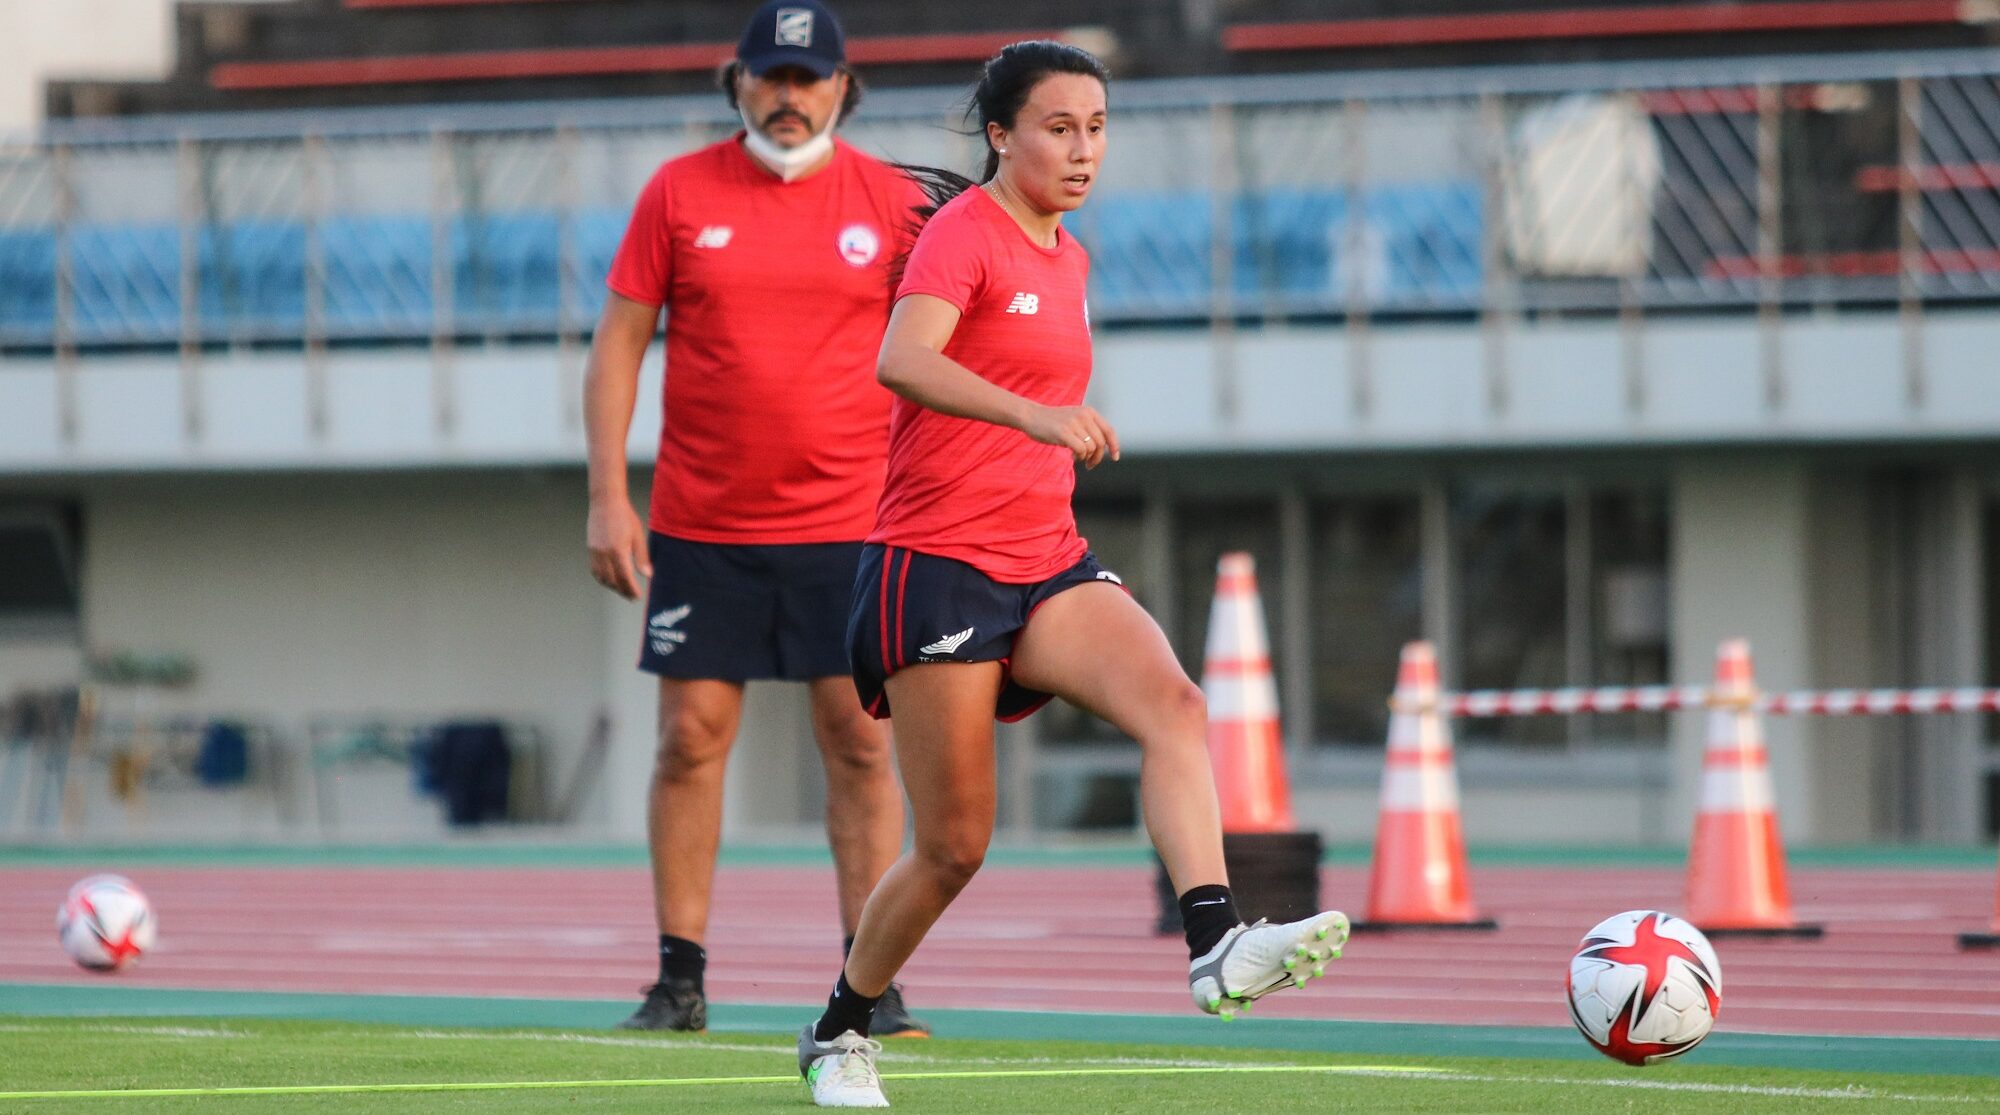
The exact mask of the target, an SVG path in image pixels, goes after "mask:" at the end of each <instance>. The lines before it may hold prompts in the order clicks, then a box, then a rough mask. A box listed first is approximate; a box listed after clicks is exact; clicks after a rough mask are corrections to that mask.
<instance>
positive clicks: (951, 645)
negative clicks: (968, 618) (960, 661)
mask: <svg viewBox="0 0 2000 1115" xmlns="http://www.w3.org/2000/svg"><path fill="white" fill-rule="evenodd" d="M974 630H975V629H974V628H971V627H968V628H966V629H965V630H963V631H961V632H959V633H958V634H956V635H946V636H945V637H944V638H942V639H939V640H938V641H937V642H935V643H932V644H931V645H929V646H927V647H920V648H918V653H920V654H937V655H944V656H947V657H949V656H950V655H954V654H957V653H958V648H960V647H962V646H964V645H965V641H966V640H967V639H970V638H972V632H973V631H974Z"/></svg>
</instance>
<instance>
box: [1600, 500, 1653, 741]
mask: <svg viewBox="0 0 2000 1115" xmlns="http://www.w3.org/2000/svg"><path fill="white" fill-rule="evenodd" d="M1669 521H1670V517H1669V513H1668V510H1667V496H1666V493H1665V492H1664V491H1660V490H1657V489H1634V490H1620V491H1599V492H1597V493H1595V494H1593V495H1592V496H1591V497H1590V577H1591V599H1590V616H1589V622H1590V627H1591V638H1590V647H1591V660H1590V672H1589V674H1588V675H1587V676H1586V677H1585V678H1583V679H1582V680H1584V681H1585V682H1587V683H1589V684H1591V685H1665V684H1667V683H1668V682H1670V681H1671V680H1672V679H1671V676H1670V671H1671V670H1672V668H1673V666H1672V657H1671V655H1670V653H1669V642H1668V634H1667V633H1668V631H1669V629H1670V621H1669V604H1670V598H1669V596H1668V592H1667V585H1668V581H1667V553H1668V548H1667V542H1668V533H1667V532H1668V523H1669ZM1589 727H1590V735H1591V738H1592V740H1593V741H1594V742H1599V743H1614V742H1638V743H1649V744H1651V743H1664V742H1665V741H1666V738H1667V716H1666V714H1665V713H1657V712H1656V713H1629V714H1624V715H1616V716H1595V717H1592V718H1590V722H1589Z"/></svg>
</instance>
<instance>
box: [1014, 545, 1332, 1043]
mask: <svg viewBox="0 0 2000 1115" xmlns="http://www.w3.org/2000/svg"><path fill="white" fill-rule="evenodd" d="M1106 646H1115V647H1117V648H1119V653H1118V654H1116V655H1107V654H1104V653H1103V651H1102V649H1101V648H1103V647H1106ZM1014 678H1015V680H1016V681H1018V682H1019V683H1020V684H1022V685H1025V686H1027V687H1029V688H1030V689H1039V690H1041V691H1043V692H1045V693H1053V694H1055V695H1057V696H1059V697H1063V698H1065V699H1067V700H1069V701H1070V702H1072V703H1074V704H1076V705H1078V706H1080V707H1082V708H1084V709H1086V710H1088V711H1090V712H1092V713H1095V714H1096V715H1098V716H1100V717H1102V718H1104V719H1105V720H1108V721H1110V722H1111V723H1112V724H1114V725H1116V726H1117V727H1118V728H1119V729H1120V730H1122V731H1124V732H1125V733H1126V734H1127V735H1129V736H1131V737H1132V738H1133V739H1135V740H1138V741H1139V748H1140V760H1139V797H1140V801H1141V803H1142V804H1143V806H1144V809H1145V815H1146V830H1147V832H1148V833H1149V834H1150V835H1151V836H1152V838H1153V847H1155V848H1156V849H1158V850H1159V853H1160V860H1161V862H1163V863H1165V864H1166V866H1167V874H1168V875H1169V876H1170V877H1171V878H1172V879H1173V883H1174V892H1175V893H1176V894H1178V895H1180V896H1181V908H1182V915H1183V920H1188V919H1191V918H1192V919H1195V920H1188V947H1189V952H1190V954H1191V960H1190V963H1189V966H1188V984H1189V990H1190V992H1191V994H1192V995H1193V996H1194V1000H1195V1004H1196V1005H1197V1006H1199V1007H1200V1008H1201V1009H1202V1010H1204V1011H1208V1012H1209V1013H1212V1014H1220V1015H1222V1016H1223V1017H1224V1018H1233V1017H1235V1015H1236V1014H1237V1013H1238V1012H1240V1011H1243V1010H1247V1009H1249V1006H1250V1003H1251V1002H1253V1001H1254V1000H1256V999H1258V998H1261V997H1262V996H1264V995H1267V994H1269V993H1270V992H1272V991H1277V990H1280V989H1282V988H1285V987H1303V986H1304V985H1305V983H1306V981H1307V980H1308V979H1310V978H1312V977H1313V976H1317V975H1320V974H1323V973H1324V971H1325V965H1326V962H1327V961H1328V960H1331V959H1333V958H1335V957H1337V956H1339V955H1340V949H1341V946H1342V945H1344V944H1345V943H1346V941H1347V932H1348V924H1347V917H1346V915H1344V914H1341V913H1339V912H1338V911H1327V912H1325V913H1321V914H1316V915H1314V916H1313V917H1310V918H1306V919H1304V920H1302V921H1297V922H1292V923H1290V924H1287V925H1267V924H1264V923H1261V922H1260V923H1258V924H1257V925H1254V926H1244V925H1241V924H1230V923H1233V922H1234V921H1235V918H1234V911H1235V906H1234V902H1233V899H1232V898H1231V897H1230V896H1229V893H1228V889H1227V876H1226V873H1225V868H1224V865H1223V860H1222V819H1221V814H1220V810H1219V808H1218V806H1217V804H1216V796H1215V781H1214V776H1213V774H1212V773H1211V771H1210V767H1209V760H1208V744H1207V739H1208V708H1207V703H1206V702H1205V701H1204V700H1203V698H1202V693H1201V690H1200V689H1199V688H1198V687H1196V686H1195V684H1194V683H1193V682H1192V681H1189V680H1188V677H1187V674H1186V673H1185V672H1184V671H1182V669H1181V667H1180V663H1179V661H1178V660H1177V659H1175V658H1174V656H1173V652H1172V650H1171V649H1169V647H1168V646H1167V640H1166V637H1165V636H1164V635H1162V634H1161V633H1160V628H1159V625H1158V624H1156V623H1154V622H1153V617H1151V616H1149V615H1147V614H1146V611H1145V609H1143V608H1141V607H1139V605H1138V604H1137V603H1136V602H1135V601H1133V600H1132V598H1131V597H1129V596H1127V595H1126V594H1125V592H1124V591H1123V590H1122V589H1119V588H1116V587H1114V586H1112V585H1109V584H1101V583H1100V584H1088V585H1080V586H1078V587H1076V588H1073V589H1070V590H1069V591H1067V592H1063V593H1059V594H1057V595H1056V596H1054V597H1052V598H1050V599H1049V600H1048V602H1047V603H1045V604H1043V605H1042V607H1041V608H1040V609H1039V610H1037V611H1036V612H1035V615H1034V618H1033V619H1031V620H1029V621H1028V626H1027V628H1026V629H1025V630H1023V631H1022V632H1021V634H1020V636H1019V638H1018V639H1016V641H1015V643H1014ZM1205 906H1206V907H1213V908H1211V909H1208V910H1203V909H1200V908H1199V907H1205ZM1225 911H1226V912H1227V913H1228V915H1229V917H1228V918H1226V919H1224V920H1221V921H1214V920H1212V919H1215V918H1216V916H1217V915H1218V914H1220V913H1222V912H1225Z"/></svg>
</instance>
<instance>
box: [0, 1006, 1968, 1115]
mask: <svg viewBox="0 0 2000 1115" xmlns="http://www.w3.org/2000/svg"><path fill="white" fill-rule="evenodd" d="M1699 1052H1700V1051H1697V1054H1696V1056H1699ZM1969 1071H1976V1070H1972V1069H1969ZM883 1072H884V1075H885V1077H886V1084H885V1087H886V1089H887V1091H888V1093H889V1098H890V1101H891V1102H892V1103H893V1104H894V1105H895V1108H896V1109H897V1110H902V1111H929V1112H952V1113H979V1112H1008V1113H1027V1112H1047V1113H1050V1115H1104V1113H1108V1112H1145V1113H1147V1115H1165V1113H1169V1112H1182V1111H1186V1112H1203V1113H1212V1112H1221V1111H1253V1112H1291V1111H1331V1110H1349V1111H1386V1112H1394V1111H1480V1112H1516V1111H1518V1112H1535V1113H1538V1115H1549V1113H1556V1112H1572V1111H1574V1112H1602V1111H1612V1110H1616V1111H1661V1112H1667V1111H1671V1112H1675V1113H1680V1112H1717V1113H1722V1112H1790V1111H1867V1112H1870V1113H1873V1112H1877V1111H1887V1110H1909V1111H1964V1110H1980V1109H1986V1108H1992V1109H2000V1077H1994V1076H1951V1075H1930V1076H1903V1075H1891V1074H1886V1073H1865V1072H1838V1071H1824V1070H1800V1069H1778V1068H1757V1067H1746V1066H1732V1065H1715V1064H1703V1063H1701V1062H1700V1061H1698V1060H1696V1061H1689V1062H1684V1063H1681V1064H1674V1065H1667V1066H1660V1067H1656V1068H1650V1069H1628V1068H1625V1067H1623V1066H1620V1065H1616V1064H1613V1063H1612V1062H1610V1061H1577V1060H1540V1059H1528V1058H1521V1059H1512V1058H1509V1059H1495V1058H1475V1057H1450V1056H1436V1057H1426V1056H1409V1055H1399V1056H1378V1055H1372V1054H1342V1053H1340V1052H1337V1051H1332V1050H1329V1051H1325V1052H1301V1051H1296V1050H1283V1051H1279V1050H1259V1049H1246V1048H1215V1047H1202V1048H1190V1047H1176V1046H1165V1045H1107V1044H1088V1043H1081V1042H1075V1041H1060V1042H1053V1041H1052V1042H1039V1043H1038V1042H1025V1041H969V1040H943V1039H940V1040H934V1041H923V1042H902V1043H894V1044H892V1045H891V1047H890V1050H889V1052H888V1054H887V1055H886V1056H885V1057H884V1060H883ZM181 1089H190V1090H197V1091H198V1093H199V1094H196V1093H194V1092H190V1093H186V1094H179V1095H172V1094H165V1095H163V1094H157V1093H158V1092H159V1091H160V1090H181ZM128 1091H129V1092H134V1093H136V1094H127V1095H114V1094H112V1093H119V1092H128ZM77 1092H83V1093H88V1094H87V1095H69V1096H63V1095H61V1093H77ZM147 1092H154V1093H155V1094H145V1093H147ZM218 1092H220V1094H217V1093H218ZM24 1093H43V1094H36V1095H29V1094H24ZM46 1093H55V1095H47V1094H46ZM809 1108H810V1105H809V1102H808V1100H807V1099H806V1093H805V1089H804V1087H803V1085H801V1084H800V1083H799V1081H798V1079H797V1076H796V1066H795V1061H794V1057H793V1053H792V1042H791V1040H790V1039H788V1038H785V1037H782V1036H777V1035H765V1034H744V1033H716V1034H711V1035H706V1036H701V1037H682V1036H659V1037H654V1036H650V1035H634V1034H621V1033H616V1032H609V1031H601V1030H600V1031H590V1032H584V1031H575V1030H553V1029H549V1030H530V1029H511V1030H497V1029H448V1028H425V1027H392V1026H372V1025H356V1024H349V1023H325V1022H298V1021H268V1020H256V1019H246V1018H227V1019H197V1018H174V1019H161V1018H157V1017H155V1018H130V1019H119V1018H89V1019H77V1018H37V1017H12V1018H7V1019H4V1020H0V1111H6V1112H24V1113H43V1112H46V1113H49V1115H56V1113H69V1112H85V1111H88V1112H108V1113H116V1115H138V1113H140V1112H172V1113H183V1112H186V1113H193V1112H200V1113H203V1115H214V1113H218V1112H222V1113H227V1112H237V1111H241V1112H251V1111H256V1112H265V1111H271V1112H287V1113H288V1112H322V1111H324V1112H334V1111H338V1112H343V1113H345V1112H361V1113H370V1115H373V1113H378V1112H379V1113H388V1112H397V1113H400V1112H433V1111H479V1112H501V1113H513V1112H554V1111H562V1112H583V1111H645V1112H658V1111H701V1112H719V1113H727V1112H753V1111H754V1112H768V1111H784V1110H808V1109H809Z"/></svg>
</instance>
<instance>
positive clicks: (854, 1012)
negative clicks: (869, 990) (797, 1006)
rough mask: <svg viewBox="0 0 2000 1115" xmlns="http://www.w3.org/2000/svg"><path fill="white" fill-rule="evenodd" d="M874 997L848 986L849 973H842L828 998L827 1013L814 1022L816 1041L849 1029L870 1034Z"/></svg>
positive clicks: (873, 1014) (838, 1034) (830, 1039)
mask: <svg viewBox="0 0 2000 1115" xmlns="http://www.w3.org/2000/svg"><path fill="white" fill-rule="evenodd" d="M880 998H881V996H879V995H878V996H876V997H875V998H874V999H871V998H868V997H866V996H864V995H862V994H861V993H860V992H859V991H856V990H854V988H852V987H850V986H848V983H847V973H846V972H844V971H843V972H841V973H840V980H839V982H837V983H835V984H834V985H833V994H832V995H831V996H829V997H828V998H827V1000H826V1013H825V1014H822V1015H820V1016H819V1021H818V1022H816V1023H814V1024H813V1040H814V1041H832V1040H833V1039H835V1038H837V1037H839V1036H840V1035H842V1034H844V1033H846V1032H847V1031H849V1030H852V1031H854V1032H855V1033H857V1034H860V1035H861V1036H862V1037H864V1038H865V1037H867V1036H868V1024H869V1023H870V1022H871V1021H873V1020H874V1017H875V1003H876V1000H877V999H880Z"/></svg>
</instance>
